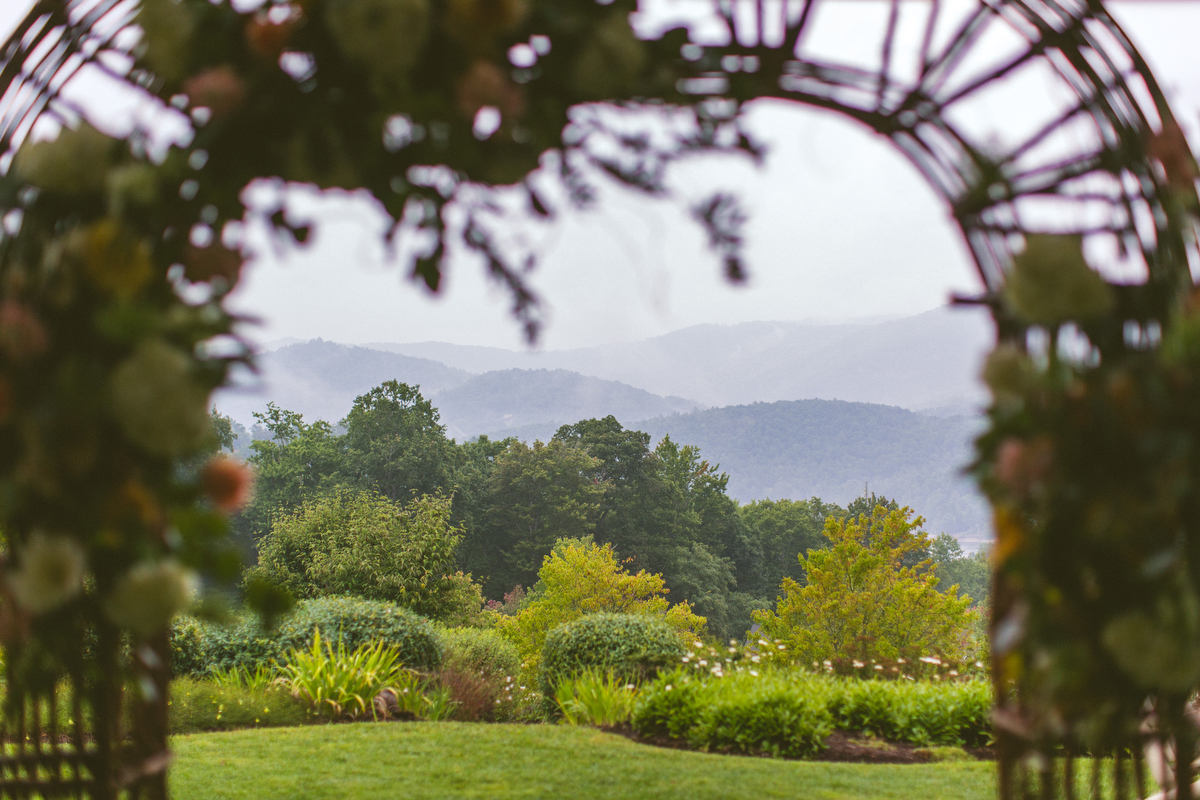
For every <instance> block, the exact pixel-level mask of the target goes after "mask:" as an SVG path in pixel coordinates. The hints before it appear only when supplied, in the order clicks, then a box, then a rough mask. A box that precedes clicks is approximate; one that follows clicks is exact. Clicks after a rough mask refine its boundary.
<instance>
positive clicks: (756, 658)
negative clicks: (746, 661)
mask: <svg viewBox="0 0 1200 800" xmlns="http://www.w3.org/2000/svg"><path fill="white" fill-rule="evenodd" d="M750 660H751V661H753V662H754V663H755V664H757V663H758V662H759V661H761V660H762V659H761V658H759V657H758V656H750ZM813 666H814V667H815V666H816V662H815V661H814V662H813Z"/></svg>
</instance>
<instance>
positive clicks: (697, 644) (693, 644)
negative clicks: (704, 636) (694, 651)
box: [692, 642, 704, 647]
mask: <svg viewBox="0 0 1200 800" xmlns="http://www.w3.org/2000/svg"><path fill="white" fill-rule="evenodd" d="M692 646H693V647H704V642H692Z"/></svg>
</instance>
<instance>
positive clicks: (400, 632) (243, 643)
mask: <svg viewBox="0 0 1200 800" xmlns="http://www.w3.org/2000/svg"><path fill="white" fill-rule="evenodd" d="M199 627H200V630H201V640H202V646H201V650H202V652H203V659H202V663H203V668H198V669H196V672H197V673H206V672H211V671H213V670H228V669H230V668H235V667H236V668H249V669H255V668H257V667H258V666H259V665H265V664H270V663H271V662H272V661H274V662H276V663H278V664H280V665H283V664H286V663H288V658H289V654H290V653H291V652H292V651H296V650H299V651H303V650H306V649H307V648H308V645H309V643H310V642H311V641H312V639H313V634H314V633H315V632H316V630H317V629H318V628H319V629H320V630H321V631H322V634H323V635H324V636H325V637H326V638H327V639H337V638H338V637H341V640H342V641H343V642H344V643H345V645H346V647H347V648H349V649H351V650H353V649H355V648H357V647H359V646H360V645H363V644H366V643H370V642H382V643H384V644H385V645H388V646H390V647H394V648H395V649H396V650H397V652H398V653H399V654H400V660H401V662H402V663H403V664H404V666H406V667H409V668H411V669H417V670H435V669H437V667H438V666H439V665H440V664H441V648H440V646H439V645H438V640H437V636H436V634H435V632H434V629H433V626H432V625H431V624H430V623H429V621H428V620H426V619H424V618H423V617H419V616H417V615H416V614H414V613H413V612H411V611H409V610H407V609H404V608H400V607H398V606H395V605H393V604H391V603H380V602H376V601H372V600H360V599H357V598H353V597H322V598H319V599H315V600H302V601H301V602H300V603H299V604H298V605H297V608H296V611H295V612H294V613H293V614H292V615H291V616H289V617H286V618H285V619H283V620H281V621H280V622H279V625H278V626H277V627H276V628H275V629H274V630H272V631H265V630H263V628H262V626H261V625H260V624H259V621H258V619H257V618H255V617H249V616H248V617H243V618H242V619H240V620H238V621H237V622H236V623H234V624H233V625H230V626H227V627H225V626H218V625H208V624H203V625H200V626H199ZM174 635H175V634H174V633H173V637H174Z"/></svg>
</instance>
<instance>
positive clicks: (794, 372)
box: [215, 309, 992, 541]
mask: <svg viewBox="0 0 1200 800" xmlns="http://www.w3.org/2000/svg"><path fill="white" fill-rule="evenodd" d="M991 338H992V333H991V329H990V322H987V321H986V320H985V318H984V317H983V316H982V315H980V314H975V313H972V312H969V311H966V312H964V311H958V310H951V309H939V310H936V311H931V312H928V313H925V314H920V315H917V316H914V317H909V318H906V319H900V320H892V321H887V322H879V323H872V324H866V323H864V324H848V325H816V324H805V323H788V322H754V323H745V324H741V325H730V326H718V325H699V326H695V327H692V328H686V329H684V330H680V331H676V332H674V333H671V334H668V335H666V336H660V337H657V338H654V339H648V340H645V341H641V342H633V343H629V344H622V345H607V346H603V347H592V348H584V349H577V350H557V351H545V352H538V351H534V352H518V351H512V350H503V349H500V348H489V347H468V346H462V345H453V344H446V343H442V342H424V343H417V344H387V343H376V344H371V345H366V346H354V345H344V344H338V343H335V342H326V341H322V340H320V339H316V340H313V341H310V342H291V343H289V342H286V341H284V342H279V343H278V345H280V346H278V348H277V349H274V350H270V351H268V352H265V353H264V354H263V355H262V356H261V358H260V359H259V364H260V367H261V377H260V378H259V379H258V380H257V383H256V384H255V385H254V386H251V387H242V388H234V389H226V390H222V391H221V392H219V393H218V395H217V396H216V398H215V402H216V405H217V407H218V408H219V409H220V410H221V411H222V412H223V413H226V414H229V415H230V416H232V417H233V418H234V419H236V420H238V421H240V422H242V423H243V424H245V425H246V426H247V427H250V426H251V424H252V422H253V419H252V412H253V411H260V410H262V409H263V408H264V407H265V406H266V403H267V401H268V400H273V401H274V402H276V403H277V404H278V405H280V406H281V407H283V408H287V409H289V410H292V411H298V412H300V413H302V414H303V415H304V417H305V419H307V420H309V421H312V420H315V419H325V420H327V421H329V422H332V423H335V424H336V423H337V422H338V421H339V420H341V419H342V418H343V417H345V415H346V413H347V412H348V411H349V410H350V407H351V405H352V404H353V402H354V398H355V397H357V396H358V395H360V394H363V393H364V392H366V391H368V390H369V389H371V388H372V387H374V386H377V385H379V384H380V383H382V382H384V381H386V380H393V379H394V380H399V381H403V382H405V383H409V384H416V385H419V386H420V387H421V391H422V392H423V393H424V394H425V396H426V397H428V398H430V399H431V400H432V401H433V404H434V405H435V406H436V407H437V408H438V409H439V411H440V412H441V416H442V422H443V423H444V424H445V425H446V428H447V433H448V434H449V435H450V436H452V437H454V438H456V439H458V440H460V441H462V440H465V439H468V438H471V437H474V436H477V435H479V434H482V433H486V434H488V435H489V436H493V437H496V438H502V437H505V436H516V437H518V438H521V439H525V440H527V441H532V440H533V439H535V438H536V439H542V440H543V441H545V440H547V439H549V438H550V437H551V436H552V435H553V434H554V432H555V430H557V429H558V427H559V426H560V425H564V424H569V423H572V422H576V421H578V420H580V419H587V418H589V417H603V416H606V415H608V414H612V415H614V416H615V417H617V419H619V420H620V421H621V422H622V424H624V425H626V426H627V427H633V428H637V429H639V430H644V431H647V432H649V433H651V434H652V435H653V436H654V439H655V441H656V442H657V441H658V440H659V439H660V438H661V437H662V436H663V435H667V434H670V436H671V437H672V438H673V439H676V440H677V441H679V442H681V443H684V444H694V445H698V446H699V447H700V448H701V452H702V453H703V456H704V457H705V458H707V459H708V460H710V461H712V462H719V463H720V464H721V468H722V469H723V470H725V471H726V472H728V473H729V474H730V484H729V487H730V493H731V495H733V496H734V497H736V498H738V499H739V500H741V501H742V502H747V501H750V500H754V499H759V498H763V497H770V498H772V499H779V498H785V497H790V498H795V499H803V498H807V497H810V496H814V495H816V496H819V497H821V498H823V499H825V500H830V501H834V502H837V503H846V502H849V501H850V500H852V499H853V498H854V497H857V496H858V495H860V494H861V493H862V492H863V490H864V487H866V488H868V489H869V490H870V491H874V492H876V493H879V494H883V495H886V496H888V497H892V496H896V497H898V498H899V499H900V500H901V501H903V502H905V503H908V504H910V505H912V506H913V507H914V508H916V509H917V510H918V511H920V512H921V513H923V514H925V515H926V516H927V517H928V522H929V525H928V527H929V529H930V530H933V531H942V530H945V531H947V532H949V533H954V534H955V535H958V536H959V537H960V538H963V539H966V540H967V541H972V540H979V539H982V538H986V536H987V529H988V524H987V514H986V509H985V506H984V503H983V501H982V500H981V499H980V498H978V497H977V495H976V494H975V492H974V490H973V489H972V487H971V485H970V483H969V482H968V481H967V480H966V479H964V478H963V477H962V476H961V474H960V470H961V468H962V466H963V465H964V464H966V463H967V462H968V461H969V459H970V455H971V451H970V440H971V438H972V436H973V435H974V433H975V431H976V430H977V429H978V428H979V426H980V424H981V422H980V421H979V419H978V416H977V409H978V408H979V407H981V406H982V404H983V402H984V399H985V394H984V390H983V388H982V387H981V386H980V384H979V381H978V380H977V379H976V377H975V376H976V374H977V372H978V366H979V362H980V360H981V358H982V355H983V353H984V352H985V351H986V349H987V347H988V344H989V343H990V341H991ZM833 401H838V402H833ZM847 401H855V402H847ZM711 406H717V407H716V408H712V407H711ZM906 409H907V410H906ZM914 411H920V412H922V413H919V414H918V413H913V412H914Z"/></svg>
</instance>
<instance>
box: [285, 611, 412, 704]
mask: <svg viewBox="0 0 1200 800" xmlns="http://www.w3.org/2000/svg"><path fill="white" fill-rule="evenodd" d="M282 671H283V681H284V682H285V684H286V685H287V686H288V687H289V688H290V689H291V691H292V693H293V694H294V695H295V696H296V697H300V698H303V699H304V700H305V701H307V702H308V704H309V705H310V706H312V708H313V709H314V710H316V711H317V713H324V714H329V715H330V716H333V717H349V718H351V719H357V718H359V717H363V716H366V715H367V713H370V714H371V716H372V718H378V714H377V710H376V707H375V698H376V696H378V695H379V694H380V692H383V691H385V690H390V691H393V692H395V691H396V686H397V685H398V684H399V683H400V682H401V681H402V678H403V676H404V675H405V673H407V674H409V675H411V674H412V673H411V672H408V671H407V670H405V669H404V668H403V667H402V666H401V664H400V654H399V652H398V651H397V650H396V649H395V648H393V647H388V646H387V645H385V644H384V643H383V642H376V643H375V644H364V645H361V646H360V647H358V648H357V649H355V650H354V651H352V652H348V651H347V650H346V643H345V641H343V640H340V639H339V641H338V646H337V650H334V648H333V645H332V644H330V643H329V642H325V646H324V648H322V647H321V631H320V630H317V632H316V633H315V634H314V635H313V641H312V647H311V649H309V650H308V651H305V652H301V651H295V652H293V653H292V655H291V658H289V659H288V663H287V664H286V665H285V666H284V667H283V670H282Z"/></svg>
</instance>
